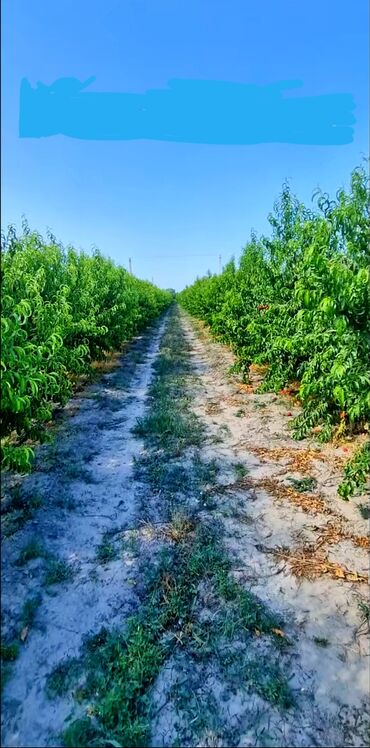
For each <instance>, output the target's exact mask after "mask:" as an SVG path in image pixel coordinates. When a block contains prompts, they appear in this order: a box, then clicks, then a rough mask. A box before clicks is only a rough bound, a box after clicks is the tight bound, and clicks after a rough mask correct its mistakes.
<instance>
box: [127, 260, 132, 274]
mask: <svg viewBox="0 0 370 748" xmlns="http://www.w3.org/2000/svg"><path fill="white" fill-rule="evenodd" d="M128 267H129V271H130V273H131V275H132V264H131V257H129V258H128Z"/></svg>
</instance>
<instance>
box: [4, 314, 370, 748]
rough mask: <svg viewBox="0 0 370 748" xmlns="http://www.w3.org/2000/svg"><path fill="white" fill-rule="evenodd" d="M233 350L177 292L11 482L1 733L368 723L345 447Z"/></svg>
mask: <svg viewBox="0 0 370 748" xmlns="http://www.w3.org/2000/svg"><path fill="white" fill-rule="evenodd" d="M231 363H232V359H231V356H230V354H229V353H228V351H227V350H226V349H225V348H222V347H221V346H219V345H217V344H215V343H213V342H212V341H210V339H209V338H208V336H207V335H206V334H205V333H204V331H202V329H201V328H199V326H198V328H197V329H195V328H194V325H193V323H191V322H190V320H189V319H188V318H187V317H186V316H184V315H182V316H181V320H179V318H178V312H175V313H174V314H172V313H171V314H170V316H169V318H166V319H165V320H163V321H162V322H161V323H160V324H159V326H157V328H155V329H154V330H153V331H151V332H150V333H149V334H148V335H147V336H144V337H143V338H142V339H139V340H138V341H136V343H135V344H134V345H133V346H132V347H131V349H130V350H129V352H128V353H127V354H126V355H125V356H124V357H123V358H122V360H121V362H120V365H119V367H118V368H117V369H116V370H114V371H113V372H112V373H111V374H109V375H106V376H105V377H104V378H103V380H102V381H101V382H100V383H99V384H97V385H94V386H92V387H89V388H87V389H86V390H85V391H84V392H83V393H82V394H81V395H80V396H78V397H76V398H74V400H72V401H71V403H70V404H69V406H68V408H67V409H66V417H65V418H64V420H63V422H62V426H61V427H60V429H59V432H58V434H57V437H56V440H55V443H54V444H53V445H52V446H51V447H43V448H41V449H40V450H39V455H38V460H37V466H36V471H35V472H34V473H33V474H32V475H30V476H29V477H27V478H26V479H24V480H22V481H21V483H20V485H19V486H18V488H15V489H14V488H13V489H12V490H11V491H10V492H9V491H8V492H7V497H6V501H8V502H9V501H11V502H12V506H11V507H10V508H11V509H12V511H9V507H8V512H7V513H6V514H5V520H4V529H5V532H8V533H10V532H11V530H12V529H14V528H15V529H16V528H17V523H18V524H20V523H21V521H23V520H24V519H26V520H27V521H26V522H25V524H24V526H23V527H20V528H19V529H16V532H15V533H14V534H11V535H9V537H7V538H5V539H4V541H3V600H4V605H3V617H2V625H3V632H4V642H5V645H4V649H5V655H6V656H5V657H4V656H3V660H7V661H8V663H7V664H6V666H5V667H6V668H8V670H9V673H8V681H7V683H6V685H5V687H4V699H3V716H2V729H3V740H2V744H3V745H4V746H59V745H66V746H68V745H69V746H76V745H81V746H108V745H109V746H112V745H113V746H114V745H115V746H123V745H148V744H150V745H152V746H170V745H175V744H177V745H188V746H196V745H209V746H221V745H230V746H234V745H235V746H270V745H272V746H283V745H284V746H288V745H294V746H311V745H320V746H335V745H341V744H344V745H348V746H352V745H358V746H363V745H366V744H367V742H366V730H367V729H368V727H367V722H366V716H365V711H364V710H365V699H366V695H367V692H368V662H367V657H366V654H367V650H366V645H367V643H368V636H367V634H368V627H367V621H366V616H367V620H368V603H367V602H366V598H365V581H366V574H367V554H366V538H365V537H364V536H365V534H366V523H365V521H364V520H363V519H362V517H361V515H360V514H359V512H358V510H357V508H356V505H355V504H353V503H352V504H345V503H344V502H342V501H341V500H340V499H337V498H336V496H335V491H336V483H337V481H338V479H339V474H340V471H339V467H340V462H341V453H340V448H338V449H335V450H334V449H329V448H325V449H324V448H321V449H320V450H319V451H315V450H316V449H317V445H315V444H313V443H312V444H311V443H310V444H309V443H308V442H307V441H305V442H303V443H300V442H298V443H297V442H294V441H293V440H292V439H290V437H289V432H288V429H287V425H286V423H287V416H286V412H287V404H286V403H285V402H282V401H281V399H279V398H276V397H275V396H273V395H257V394H256V393H255V392H251V391H250V389H251V388H249V389H248V388H246V387H245V386H243V385H242V384H241V383H240V382H238V379H237V377H235V376H234V377H230V376H228V375H227V369H228V367H229V366H230V364H231ZM256 378H257V375H256ZM289 408H290V411H291V408H292V406H290V405H289ZM290 411H289V412H290ZM8 494H10V500H9V498H8ZM40 501H42V505H41V506H40V507H39V508H37V505H38V504H39V503H40ZM361 501H362V500H361V499H359V500H358V502H357V503H361ZM25 505H26V506H29V505H34V507H35V509H34V514H33V516H32V517H29V516H28V515H27V512H26V513H25V510H24V506H25ZM24 515H25V516H24ZM13 526H14V527H13ZM17 649H18V650H19V653H18V652H17V651H16V650H17ZM17 654H18V656H17ZM12 659H14V660H15V661H14V662H11V660H12ZM66 728H67V729H66Z"/></svg>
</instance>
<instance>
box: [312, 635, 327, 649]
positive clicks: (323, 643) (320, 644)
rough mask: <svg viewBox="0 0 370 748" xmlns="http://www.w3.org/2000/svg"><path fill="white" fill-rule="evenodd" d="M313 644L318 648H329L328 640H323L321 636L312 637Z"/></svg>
mask: <svg viewBox="0 0 370 748" xmlns="http://www.w3.org/2000/svg"><path fill="white" fill-rule="evenodd" d="M313 640H314V642H315V644H317V646H318V647H324V648H325V647H328V646H329V640H328V639H325V637H323V636H314V638H313Z"/></svg>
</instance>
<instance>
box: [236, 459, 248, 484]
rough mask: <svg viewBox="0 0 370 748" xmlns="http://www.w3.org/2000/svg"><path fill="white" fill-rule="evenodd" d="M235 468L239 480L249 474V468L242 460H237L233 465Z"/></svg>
mask: <svg viewBox="0 0 370 748" xmlns="http://www.w3.org/2000/svg"><path fill="white" fill-rule="evenodd" d="M233 467H234V470H235V472H236V475H237V478H238V480H241V478H245V476H246V475H248V472H249V471H248V468H247V467H245V465H243V463H242V462H236V463H235V465H234V466H233Z"/></svg>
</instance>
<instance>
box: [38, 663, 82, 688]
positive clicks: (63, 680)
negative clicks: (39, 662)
mask: <svg viewBox="0 0 370 748" xmlns="http://www.w3.org/2000/svg"><path fill="white" fill-rule="evenodd" d="M80 672H81V671H80V664H79V660H77V659H76V658H73V659H72V658H71V659H69V660H63V662H59V663H58V665H56V667H55V668H54V669H53V670H52V671H51V673H49V675H48V677H47V681H46V689H45V690H46V694H47V696H48V697H49V698H55V696H64V695H65V694H67V693H68V691H69V689H70V687H71V685H72V683H74V681H75V679H76V677H77V676H78V675H79V674H80Z"/></svg>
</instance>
